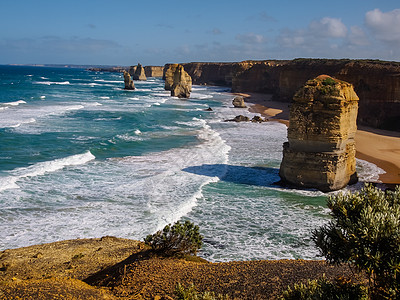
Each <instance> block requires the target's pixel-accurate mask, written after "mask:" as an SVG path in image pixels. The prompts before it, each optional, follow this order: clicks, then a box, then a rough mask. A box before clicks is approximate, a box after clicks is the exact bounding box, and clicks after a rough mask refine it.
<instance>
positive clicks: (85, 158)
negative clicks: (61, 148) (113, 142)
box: [0, 151, 96, 192]
mask: <svg viewBox="0 0 400 300" xmlns="http://www.w3.org/2000/svg"><path fill="white" fill-rule="evenodd" d="M95 158H96V157H95V156H94V155H93V154H92V153H91V152H90V151H87V152H85V153H83V154H76V155H72V156H68V157H65V158H58V159H54V160H51V161H44V162H39V163H36V164H34V165H32V166H29V167H23V168H17V169H15V170H13V171H11V172H10V173H11V174H12V176H7V177H5V178H0V192H1V191H4V190H8V189H14V188H19V186H18V184H17V182H18V181H20V180H21V179H25V178H29V177H36V176H42V175H45V174H47V173H52V172H56V171H58V170H61V169H63V168H64V167H67V166H77V165H82V164H85V163H87V162H89V161H91V160H93V159H95Z"/></svg>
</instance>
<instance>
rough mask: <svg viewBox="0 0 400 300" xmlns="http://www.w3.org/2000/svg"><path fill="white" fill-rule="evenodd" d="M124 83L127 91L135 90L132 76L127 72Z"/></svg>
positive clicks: (125, 72)
mask: <svg viewBox="0 0 400 300" xmlns="http://www.w3.org/2000/svg"><path fill="white" fill-rule="evenodd" d="M124 82H125V90H134V89H135V85H134V84H133V81H132V78H131V75H129V73H128V72H127V71H124Z"/></svg>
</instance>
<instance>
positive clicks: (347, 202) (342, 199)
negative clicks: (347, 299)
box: [313, 184, 400, 299]
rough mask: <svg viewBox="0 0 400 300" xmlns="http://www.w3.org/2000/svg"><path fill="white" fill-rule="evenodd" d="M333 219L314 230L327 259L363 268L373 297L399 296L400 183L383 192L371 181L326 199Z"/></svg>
mask: <svg viewBox="0 0 400 300" xmlns="http://www.w3.org/2000/svg"><path fill="white" fill-rule="evenodd" d="M328 207H329V208H330V209H331V216H332V217H333V220H332V221H330V222H329V223H328V224H326V225H325V226H322V227H320V228H319V230H316V231H314V232H313V240H314V242H315V244H316V245H317V247H318V248H319V250H320V252H321V254H322V255H323V256H325V257H326V259H327V261H328V262H330V263H335V264H341V263H348V264H349V265H350V266H352V267H355V268H356V269H358V270H361V271H364V272H365V273H366V274H367V276H368V278H369V283H370V288H371V295H372V297H373V298H376V299H378V298H379V299H380V298H382V297H383V298H385V297H386V298H387V297H394V298H396V295H397V297H400V187H399V186H398V187H397V188H396V190H395V191H394V192H390V191H389V192H384V191H382V190H380V189H378V188H376V187H374V186H372V185H368V184H366V185H365V187H364V188H363V189H362V190H361V191H360V192H356V193H354V194H350V193H349V194H339V195H337V196H333V197H330V198H329V199H328Z"/></svg>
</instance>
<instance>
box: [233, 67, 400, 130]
mask: <svg viewBox="0 0 400 300" xmlns="http://www.w3.org/2000/svg"><path fill="white" fill-rule="evenodd" d="M319 74H327V75H330V76H333V77H335V78H337V79H340V80H344V81H347V82H349V83H351V84H352V85H353V86H354V90H355V92H356V93H357V95H358V96H359V98H360V102H359V112H358V123H359V124H362V125H368V126H372V127H376V128H382V129H389V130H397V131H400V63H397V62H384V61H372V60H348V59H343V60H334V59H295V60H292V61H279V62H276V63H275V64H273V65H271V64H270V65H268V64H264V65H263V64H260V65H257V66H253V67H251V68H249V69H247V70H246V71H245V72H243V73H242V74H238V75H237V76H236V78H235V79H234V80H233V85H232V90H233V91H235V92H261V93H271V94H273V95H274V98H275V100H278V101H282V102H290V101H291V100H292V98H293V96H294V94H295V92H296V91H297V90H298V89H299V88H301V87H302V86H303V85H304V84H305V83H306V82H307V80H309V79H310V78H315V77H316V76H318V75H319Z"/></svg>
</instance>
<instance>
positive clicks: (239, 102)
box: [232, 96, 246, 108]
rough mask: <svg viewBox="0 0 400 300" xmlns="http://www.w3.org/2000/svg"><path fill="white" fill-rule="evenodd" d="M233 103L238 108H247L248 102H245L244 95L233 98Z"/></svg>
mask: <svg viewBox="0 0 400 300" xmlns="http://www.w3.org/2000/svg"><path fill="white" fill-rule="evenodd" d="M232 104H233V106H234V107H236V108H246V104H245V103H244V98H243V97H242V96H236V97H235V98H234V99H233V100H232Z"/></svg>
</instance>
